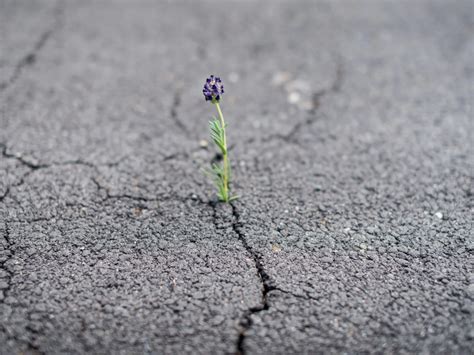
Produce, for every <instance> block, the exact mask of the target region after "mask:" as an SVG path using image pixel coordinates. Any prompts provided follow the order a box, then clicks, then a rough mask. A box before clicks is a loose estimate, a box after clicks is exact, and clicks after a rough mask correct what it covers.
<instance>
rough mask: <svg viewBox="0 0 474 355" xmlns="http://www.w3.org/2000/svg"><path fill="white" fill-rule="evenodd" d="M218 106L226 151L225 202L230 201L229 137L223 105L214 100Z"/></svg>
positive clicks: (223, 156) (223, 155)
mask: <svg viewBox="0 0 474 355" xmlns="http://www.w3.org/2000/svg"><path fill="white" fill-rule="evenodd" d="M214 104H215V105H216V108H217V113H218V114H219V120H220V121H221V126H222V131H223V132H224V151H223V152H222V160H223V163H224V177H223V178H224V190H225V196H224V199H225V202H228V201H229V158H228V156H227V138H226V133H225V121H224V115H223V114H222V111H221V107H220V106H219V102H217V101H216V102H214Z"/></svg>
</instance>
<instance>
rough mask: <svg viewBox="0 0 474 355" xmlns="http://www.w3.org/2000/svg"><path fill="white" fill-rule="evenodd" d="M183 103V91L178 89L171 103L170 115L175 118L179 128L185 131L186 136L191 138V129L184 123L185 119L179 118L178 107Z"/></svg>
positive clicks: (174, 120)
mask: <svg viewBox="0 0 474 355" xmlns="http://www.w3.org/2000/svg"><path fill="white" fill-rule="evenodd" d="M179 105H181V91H180V90H179V89H178V90H176V91H175V93H174V95H173V103H172V104H171V109H170V116H171V119H172V120H173V122H174V124H175V125H176V127H178V130H179V131H181V132H183V133H184V134H185V136H186V137H188V138H191V136H192V134H191V132H190V131H189V129H188V127H187V126H186V125H185V124H184V122H183V121H181V119H180V118H179V115H178V107H179Z"/></svg>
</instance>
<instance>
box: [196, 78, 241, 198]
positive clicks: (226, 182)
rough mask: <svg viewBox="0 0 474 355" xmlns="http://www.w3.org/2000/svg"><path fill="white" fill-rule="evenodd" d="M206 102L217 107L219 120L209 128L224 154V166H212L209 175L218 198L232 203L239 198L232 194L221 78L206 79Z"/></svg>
mask: <svg viewBox="0 0 474 355" xmlns="http://www.w3.org/2000/svg"><path fill="white" fill-rule="evenodd" d="M202 93H203V94H204V97H205V98H206V101H211V103H212V104H214V105H215V106H216V109H217V114H218V117H219V118H215V117H214V118H213V120H212V121H210V122H209V128H210V130H211V139H212V140H213V141H214V143H215V144H216V145H217V148H219V151H220V152H221V154H222V164H217V163H214V164H212V167H211V170H210V171H209V174H210V175H211V177H212V179H213V181H214V184H215V185H216V187H217V196H218V197H219V200H221V201H222V202H230V201H232V200H235V199H236V198H237V196H235V195H234V196H232V195H231V194H230V164H229V155H228V151H227V138H226V134H225V129H226V123H225V121H224V116H223V115H222V110H221V107H220V106H219V101H220V99H221V96H222V94H224V85H223V84H222V81H221V79H220V78H218V77H215V76H214V75H211V76H210V77H209V78H207V79H206V83H205V84H204V89H203V90H202Z"/></svg>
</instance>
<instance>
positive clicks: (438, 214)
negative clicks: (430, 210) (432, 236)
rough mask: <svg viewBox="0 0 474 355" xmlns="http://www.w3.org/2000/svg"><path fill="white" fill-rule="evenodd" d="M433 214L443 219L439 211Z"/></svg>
mask: <svg viewBox="0 0 474 355" xmlns="http://www.w3.org/2000/svg"><path fill="white" fill-rule="evenodd" d="M435 216H436V217H438V218H439V219H443V214H442V213H441V212H436V213H435Z"/></svg>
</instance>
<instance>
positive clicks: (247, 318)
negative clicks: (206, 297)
mask: <svg viewBox="0 0 474 355" xmlns="http://www.w3.org/2000/svg"><path fill="white" fill-rule="evenodd" d="M230 205H231V208H232V218H233V222H232V229H233V231H234V232H235V233H236V235H237V237H238V239H239V240H240V242H241V243H242V245H243V247H244V248H245V250H246V251H247V253H248V254H250V256H251V257H252V259H253V261H254V264H255V268H256V270H257V274H258V276H259V278H260V282H261V289H262V296H261V302H260V305H258V306H255V307H252V308H250V309H248V310H247V312H245V314H244V316H243V317H242V318H241V320H240V322H239V325H240V327H241V329H240V331H239V337H238V339H237V344H236V347H237V348H236V352H235V354H238V355H243V354H245V350H244V341H245V336H246V332H247V331H248V330H249V329H250V327H251V326H252V324H253V321H252V318H251V317H252V315H253V314H255V313H259V312H262V311H265V310H267V309H268V308H269V307H270V306H269V304H268V294H269V293H270V292H271V291H273V290H275V289H276V288H275V287H274V286H273V285H272V283H271V279H270V276H269V275H268V273H267V272H266V270H265V267H264V266H263V261H262V257H261V255H259V253H258V252H256V251H255V250H254V249H253V248H252V247H251V246H250V245H249V243H248V241H247V238H246V237H245V234H244V233H243V232H242V230H241V229H240V228H241V219H240V213H239V211H238V209H237V207H236V205H235V204H234V203H231V204H230Z"/></svg>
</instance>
